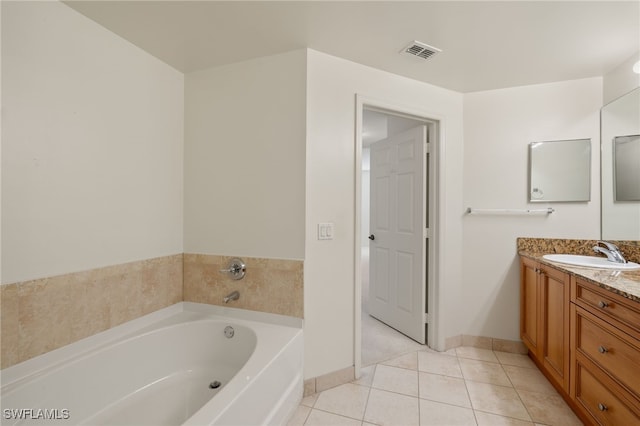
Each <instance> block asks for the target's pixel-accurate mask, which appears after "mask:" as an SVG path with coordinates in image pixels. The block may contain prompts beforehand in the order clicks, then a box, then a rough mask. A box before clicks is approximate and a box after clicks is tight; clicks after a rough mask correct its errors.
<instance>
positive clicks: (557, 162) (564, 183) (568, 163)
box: [529, 139, 591, 203]
mask: <svg viewBox="0 0 640 426" xmlns="http://www.w3.org/2000/svg"><path fill="white" fill-rule="evenodd" d="M580 201H582V202H585V201H591V139H572V140H558V141H544V142H532V143H530V144H529V202H531V203H541V202H545V203H549V202H580Z"/></svg>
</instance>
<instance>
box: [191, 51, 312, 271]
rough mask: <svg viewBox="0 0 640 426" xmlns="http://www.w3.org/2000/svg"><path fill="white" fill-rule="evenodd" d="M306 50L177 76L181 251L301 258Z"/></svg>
mask: <svg viewBox="0 0 640 426" xmlns="http://www.w3.org/2000/svg"><path fill="white" fill-rule="evenodd" d="M305 70H306V51H305V50H297V51H292V52H288V53H285V54H281V55H275V56H269V57H264V58H259V59H255V60H251V61H246V62H241V63H236V64H231V65H227V66H222V67H217V68H212V69H208V70H204V71H199V72H193V73H190V74H187V75H186V78H185V117H186V119H185V177H184V179H185V182H184V183H185V199H184V210H185V225H184V238H185V242H184V245H185V251H186V252H191V253H207V254H219V255H238V256H251V257H268V258H283V259H303V258H304V220H305V218H304V208H305V206H304V197H305V196H304V185H305V183H304V180H305V175H304V169H305V114H306V113H305V72H306V71H305Z"/></svg>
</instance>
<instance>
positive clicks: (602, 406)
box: [598, 403, 609, 411]
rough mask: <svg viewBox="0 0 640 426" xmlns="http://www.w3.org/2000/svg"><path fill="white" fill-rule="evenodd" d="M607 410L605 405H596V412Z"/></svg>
mask: <svg viewBox="0 0 640 426" xmlns="http://www.w3.org/2000/svg"><path fill="white" fill-rule="evenodd" d="M608 409H609V407H607V406H606V405H604V404H603V403H599V404H598V410H600V411H607V410H608Z"/></svg>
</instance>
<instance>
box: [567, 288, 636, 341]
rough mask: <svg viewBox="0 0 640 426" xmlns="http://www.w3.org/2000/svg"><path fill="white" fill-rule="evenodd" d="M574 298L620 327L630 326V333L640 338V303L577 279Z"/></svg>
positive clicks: (573, 293) (572, 293)
mask: <svg viewBox="0 0 640 426" xmlns="http://www.w3.org/2000/svg"><path fill="white" fill-rule="evenodd" d="M571 296H572V300H573V301H574V302H575V303H576V304H578V305H579V306H582V307H583V308H586V309H588V310H589V311H591V312H593V313H594V314H596V315H598V316H599V317H601V318H602V319H604V320H605V321H608V322H611V323H612V324H613V325H615V326H618V327H623V328H624V327H628V328H629V330H626V331H628V332H629V333H633V334H634V337H636V338H639V337H640V335H639V333H640V303H637V302H633V301H631V300H627V299H625V298H624V297H622V296H620V295H617V294H615V293H613V292H610V291H607V290H604V289H601V288H600V287H598V286H596V285H594V284H591V283H589V282H586V281H584V280H581V279H580V278H577V279H575V281H574V283H573V291H572V292H571Z"/></svg>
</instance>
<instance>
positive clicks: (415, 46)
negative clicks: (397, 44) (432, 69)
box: [400, 41, 442, 59]
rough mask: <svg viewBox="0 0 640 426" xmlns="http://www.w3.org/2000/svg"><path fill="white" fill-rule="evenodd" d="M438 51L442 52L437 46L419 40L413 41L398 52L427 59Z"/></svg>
mask: <svg viewBox="0 0 640 426" xmlns="http://www.w3.org/2000/svg"><path fill="white" fill-rule="evenodd" d="M438 52H442V50H440V49H438V48H437V47H433V46H429V45H428V44H424V43H421V42H419V41H413V42H412V43H411V44H409V45H408V46H407V47H405V48H404V49H403V50H402V52H400V53H404V54H405V55H412V56H417V57H418V58H422V59H429V58H430V57H432V56H433V55H435V54H436V53H438Z"/></svg>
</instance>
